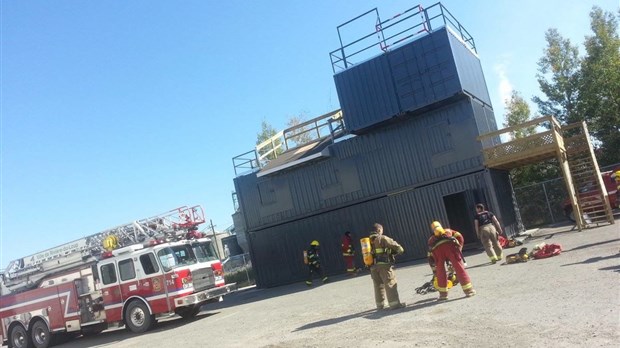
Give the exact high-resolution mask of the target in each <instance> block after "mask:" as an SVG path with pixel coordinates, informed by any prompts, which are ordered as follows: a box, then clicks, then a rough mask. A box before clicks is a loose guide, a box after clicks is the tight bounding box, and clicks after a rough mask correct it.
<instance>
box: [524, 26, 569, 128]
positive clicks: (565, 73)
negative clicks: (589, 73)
mask: <svg viewBox="0 0 620 348" xmlns="http://www.w3.org/2000/svg"><path fill="white" fill-rule="evenodd" d="M545 40H546V41H547V47H546V48H545V50H544V55H543V56H542V58H540V60H539V61H538V73H537V74H536V78H537V80H538V85H539V87H540V90H541V91H542V92H543V94H544V95H545V97H546V99H545V100H543V99H542V98H540V97H538V96H536V97H534V98H533V99H532V100H533V101H534V102H535V103H536V104H537V105H538V109H539V112H540V113H541V114H542V115H543V116H554V117H556V118H557V119H558V120H559V121H560V123H563V124H566V123H570V122H575V121H578V120H579V119H580V118H579V117H578V116H577V113H576V107H577V98H578V97H579V93H578V90H579V88H578V87H579V64H580V59H579V50H578V48H577V46H573V45H572V44H571V42H570V40H569V39H564V38H563V37H562V36H561V35H560V33H559V32H558V30H557V29H555V28H551V29H549V30H547V32H546V33H545Z"/></svg>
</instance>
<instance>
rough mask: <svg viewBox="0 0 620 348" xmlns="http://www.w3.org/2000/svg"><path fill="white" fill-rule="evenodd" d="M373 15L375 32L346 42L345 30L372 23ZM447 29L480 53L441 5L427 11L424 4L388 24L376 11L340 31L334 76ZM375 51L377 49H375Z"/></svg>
mask: <svg viewBox="0 0 620 348" xmlns="http://www.w3.org/2000/svg"><path fill="white" fill-rule="evenodd" d="M373 15H374V20H375V26H374V31H371V32H370V33H368V34H366V35H365V36H363V37H361V38H358V39H354V40H351V41H349V42H343V30H344V29H345V28H347V27H349V26H352V25H355V24H356V23H357V22H358V21H361V20H364V19H365V20H368V18H369V16H373ZM370 18H372V17H370ZM443 27H448V28H450V29H451V30H452V31H453V32H454V33H455V34H456V35H458V36H459V37H460V39H461V40H462V41H463V42H464V43H465V45H466V46H467V47H468V48H469V49H471V50H472V51H473V52H476V44H475V43H474V38H473V37H472V36H471V35H470V34H469V32H467V30H465V28H464V27H463V26H462V25H461V23H460V22H459V21H458V20H456V18H455V17H454V16H453V15H452V14H451V13H450V11H448V9H446V8H445V7H444V6H443V5H442V4H441V3H440V2H438V3H436V4H434V5H431V6H430V7H428V8H423V7H422V6H421V5H417V6H414V7H412V8H410V9H407V10H405V11H404V12H402V13H399V14H396V15H395V16H393V17H391V18H389V19H387V20H384V21H382V20H381V18H380V16H379V11H378V10H377V8H374V9H372V10H370V11H367V12H365V13H363V14H361V15H359V16H357V17H355V18H353V19H351V20H349V21H347V22H345V23H343V24H341V25H339V26H338V27H337V28H336V29H337V31H338V39H339V40H340V48H338V49H336V50H334V51H332V52H330V53H329V57H330V60H331V63H332V69H333V71H334V73H336V72H339V71H342V70H346V69H348V68H350V67H352V66H354V65H356V64H359V63H361V62H363V61H365V60H367V59H369V58H372V57H374V56H377V55H378V54H379V51H381V52H387V51H389V50H390V48H392V47H394V46H397V45H398V44H400V43H403V42H404V41H406V40H408V39H413V38H415V37H418V36H421V35H423V34H426V33H430V32H432V31H433V30H437V29H439V28H443ZM373 48H377V49H376V50H373Z"/></svg>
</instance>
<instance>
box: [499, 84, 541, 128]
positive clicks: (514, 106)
mask: <svg viewBox="0 0 620 348" xmlns="http://www.w3.org/2000/svg"><path fill="white" fill-rule="evenodd" d="M504 118H505V120H506V121H505V122H504V127H512V126H516V125H519V124H522V123H525V122H527V121H529V120H531V119H532V116H531V115H530V106H529V105H528V103H527V102H526V101H525V99H523V97H522V96H521V94H520V93H519V92H517V91H512V94H511V95H510V99H509V100H506V115H504ZM534 133H536V126H530V127H526V128H519V129H516V130H515V131H514V132H512V137H513V138H515V139H519V138H524V137H527V136H529V135H532V134H534Z"/></svg>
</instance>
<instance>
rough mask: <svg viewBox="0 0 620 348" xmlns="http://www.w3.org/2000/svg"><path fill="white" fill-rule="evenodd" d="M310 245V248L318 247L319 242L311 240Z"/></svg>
mask: <svg viewBox="0 0 620 348" xmlns="http://www.w3.org/2000/svg"><path fill="white" fill-rule="evenodd" d="M310 245H312V246H319V241H318V240H313V241H312V242H310Z"/></svg>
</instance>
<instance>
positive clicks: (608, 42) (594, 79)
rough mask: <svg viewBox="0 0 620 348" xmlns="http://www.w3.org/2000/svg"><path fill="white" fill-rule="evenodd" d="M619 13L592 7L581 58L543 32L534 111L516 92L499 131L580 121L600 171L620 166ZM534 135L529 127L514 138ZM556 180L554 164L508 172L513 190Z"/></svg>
mask: <svg viewBox="0 0 620 348" xmlns="http://www.w3.org/2000/svg"><path fill="white" fill-rule="evenodd" d="M619 18H620V10H619V11H618V13H616V14H614V13H613V12H608V11H603V10H602V9H601V8H600V7H598V6H594V7H593V8H592V10H591V11H590V29H591V31H592V32H591V34H590V35H587V36H586V37H585V41H584V42H583V46H584V49H585V54H584V55H583V56H581V55H580V54H579V47H578V46H577V45H575V44H573V43H572V42H571V41H570V40H569V39H567V38H564V37H563V36H562V35H561V34H560V32H559V31H558V30H557V29H555V28H550V29H548V30H547V31H546V32H545V41H546V47H545V49H544V52H543V56H542V57H541V58H540V59H539V61H538V71H537V74H536V79H537V81H538V85H539V87H540V90H541V92H542V95H541V96H534V97H532V101H533V102H534V104H536V106H537V107H538V112H537V113H535V114H532V112H531V110H530V107H529V105H528V103H527V102H526V100H525V99H524V98H523V96H522V95H521V94H520V93H519V92H518V91H513V93H512V95H511V97H510V99H509V100H507V101H506V114H505V115H504V116H505V120H506V122H505V123H504V127H510V126H514V125H517V124H520V123H523V122H526V121H528V120H530V119H534V118H537V117H539V116H540V115H544V116H554V117H555V118H556V119H557V120H558V121H559V122H560V123H561V124H569V123H573V122H581V121H585V122H586V123H587V125H588V131H589V132H590V136H591V138H592V139H593V141H594V146H595V153H596V156H597V160H598V162H599V164H600V165H601V166H605V165H611V164H615V163H620V38H619V35H618V19H619ZM533 133H535V129H534V128H533V127H532V128H529V129H524V130H521V131H520V132H517V133H515V134H513V136H514V137H516V138H520V137H525V136H528V135H530V134H533ZM558 176H559V170H558V168H557V165H554V164H553V163H540V164H535V165H531V166H526V167H522V168H518V169H515V170H513V171H512V172H511V177H512V179H513V184H514V186H517V187H518V186H522V185H527V184H530V183H534V182H539V181H541V180H545V179H551V178H555V177H558Z"/></svg>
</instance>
